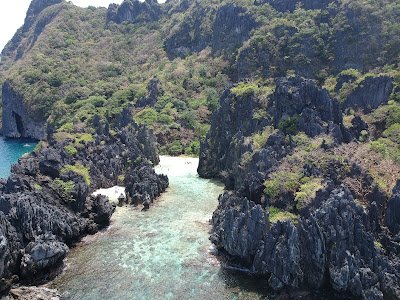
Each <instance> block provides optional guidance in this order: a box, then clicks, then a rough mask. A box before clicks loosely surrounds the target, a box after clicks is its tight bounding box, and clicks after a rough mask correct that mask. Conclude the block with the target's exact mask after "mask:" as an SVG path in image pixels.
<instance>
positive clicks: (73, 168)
mask: <svg viewBox="0 0 400 300" xmlns="http://www.w3.org/2000/svg"><path fill="white" fill-rule="evenodd" d="M68 172H74V173H76V174H78V175H81V176H82V177H83V178H84V179H85V182H86V184H87V185H90V183H91V180H90V171H89V169H88V168H87V167H85V166H83V165H81V164H80V163H77V164H75V165H65V166H63V167H62V168H61V174H65V173H68Z"/></svg>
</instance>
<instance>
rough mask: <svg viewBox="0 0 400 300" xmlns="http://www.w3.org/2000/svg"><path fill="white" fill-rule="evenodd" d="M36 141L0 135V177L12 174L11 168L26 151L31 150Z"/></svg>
mask: <svg viewBox="0 0 400 300" xmlns="http://www.w3.org/2000/svg"><path fill="white" fill-rule="evenodd" d="M35 146H36V143H33V142H32V141H27V140H19V139H5V138H2V137H0V178H5V177H7V176H8V175H10V168H11V165H12V164H15V163H16V162H17V161H18V158H20V157H21V156H22V155H24V154H25V153H29V152H31V151H32V150H33V149H34V148H35Z"/></svg>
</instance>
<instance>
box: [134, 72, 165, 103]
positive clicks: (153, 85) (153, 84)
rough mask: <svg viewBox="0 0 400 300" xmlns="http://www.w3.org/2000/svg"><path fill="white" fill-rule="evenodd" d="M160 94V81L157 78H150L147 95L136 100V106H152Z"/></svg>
mask: <svg viewBox="0 0 400 300" xmlns="http://www.w3.org/2000/svg"><path fill="white" fill-rule="evenodd" d="M161 95H162V88H161V82H160V80H159V79H157V78H152V79H151V80H150V81H149V83H148V85H147V95H145V96H143V97H142V98H141V99H139V100H138V102H136V107H145V106H150V107H152V106H154V105H155V104H156V102H157V100H158V97H159V96H161Z"/></svg>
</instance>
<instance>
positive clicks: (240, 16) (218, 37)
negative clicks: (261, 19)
mask: <svg viewBox="0 0 400 300" xmlns="http://www.w3.org/2000/svg"><path fill="white" fill-rule="evenodd" d="M256 26H257V23H256V22H255V20H254V19H253V17H252V16H251V15H250V14H247V13H246V10H245V9H244V8H242V7H239V6H236V5H234V4H227V5H224V6H222V7H220V8H219V9H218V10H217V12H216V16H215V20H214V24H213V28H212V36H211V48H212V49H213V50H214V51H215V52H216V53H225V54H226V55H232V54H233V53H234V52H235V50H236V49H237V48H239V47H240V46H241V45H242V44H243V42H244V41H246V40H248V39H249V37H250V32H251V31H252V30H253V29H254V28H255V27H256Z"/></svg>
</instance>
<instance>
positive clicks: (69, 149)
mask: <svg viewBox="0 0 400 300" xmlns="http://www.w3.org/2000/svg"><path fill="white" fill-rule="evenodd" d="M64 149H65V151H67V153H68V154H69V155H71V156H74V155H76V154H77V153H78V150H77V149H76V148H75V147H74V146H73V145H67V146H65V147H64Z"/></svg>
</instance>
